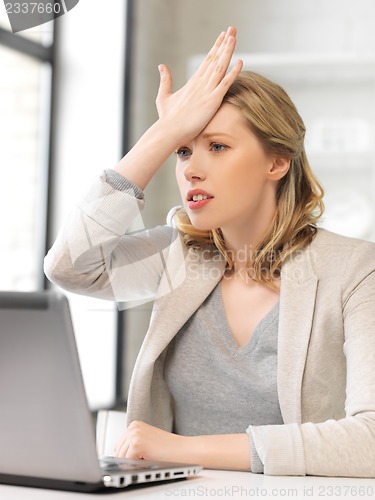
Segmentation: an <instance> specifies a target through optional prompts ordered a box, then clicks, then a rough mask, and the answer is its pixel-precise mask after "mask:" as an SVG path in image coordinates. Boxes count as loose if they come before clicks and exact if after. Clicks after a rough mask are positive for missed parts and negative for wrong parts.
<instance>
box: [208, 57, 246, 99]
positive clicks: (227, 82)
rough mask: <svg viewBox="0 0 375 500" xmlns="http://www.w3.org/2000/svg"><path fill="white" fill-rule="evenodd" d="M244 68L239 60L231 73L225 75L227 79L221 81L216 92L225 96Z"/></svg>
mask: <svg viewBox="0 0 375 500" xmlns="http://www.w3.org/2000/svg"><path fill="white" fill-rule="evenodd" d="M242 66H243V61H242V60H241V59H239V60H238V61H237V62H236V64H235V65H234V66H233V68H232V69H231V70H230V71H229V73H228V74H227V75H225V77H224V78H223V79H222V80H221V82H220V83H219V85H218V86H217V87H216V89H215V90H214V92H216V91H217V92H219V93H220V94H225V93H226V91H227V90H228V88H229V87H230V86H231V85H232V83H233V82H234V81H235V79H236V78H237V76H238V75H239V74H240V72H241V69H242Z"/></svg>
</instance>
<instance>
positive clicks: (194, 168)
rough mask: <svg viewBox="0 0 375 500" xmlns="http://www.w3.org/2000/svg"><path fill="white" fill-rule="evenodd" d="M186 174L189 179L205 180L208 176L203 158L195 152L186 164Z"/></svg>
mask: <svg viewBox="0 0 375 500" xmlns="http://www.w3.org/2000/svg"><path fill="white" fill-rule="evenodd" d="M184 176H185V178H186V180H188V181H194V180H204V179H205V178H206V174H205V170H204V166H203V162H202V158H199V155H198V154H197V153H196V152H194V153H193V154H192V155H191V156H190V158H189V160H188V161H187V162H186V163H185V166H184Z"/></svg>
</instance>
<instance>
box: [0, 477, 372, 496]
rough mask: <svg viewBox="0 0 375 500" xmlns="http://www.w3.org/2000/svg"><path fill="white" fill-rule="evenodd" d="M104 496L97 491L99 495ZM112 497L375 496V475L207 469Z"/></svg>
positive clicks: (34, 492)
mask: <svg viewBox="0 0 375 500" xmlns="http://www.w3.org/2000/svg"><path fill="white" fill-rule="evenodd" d="M99 497H100V498H103V495H99V496H98V495H97V496H96V498H99ZM86 498H91V499H93V498H95V495H92V494H86V493H70V492H63V491H53V490H43V489H39V488H21V487H16V486H4V485H0V499H1V500H79V499H86ZM106 498H108V499H124V500H125V499H127V500H133V499H137V500H161V499H163V500H168V498H171V499H173V500H176V499H179V498H182V499H190V498H203V499H211V498H218V499H221V500H226V499H228V500H229V499H248V498H250V499H253V498H274V499H277V498H295V499H297V500H303V499H306V500H308V499H317V500H318V499H319V500H324V499H325V498H331V499H332V498H334V499H338V498H340V499H345V500H353V499H359V500H362V499H372V500H375V479H359V478H355V479H353V478H328V477H312V476H308V477H287V476H283V477H280V476H264V475H263V474H251V473H249V472H231V471H218V470H215V471H214V470H204V471H202V472H201V473H200V475H199V476H197V477H195V478H191V479H188V480H184V481H178V482H174V483H169V484H160V485H158V486H147V487H144V488H137V489H130V490H127V489H126V488H125V489H124V490H121V491H119V492H118V493H117V492H116V493H115V494H109V495H106Z"/></svg>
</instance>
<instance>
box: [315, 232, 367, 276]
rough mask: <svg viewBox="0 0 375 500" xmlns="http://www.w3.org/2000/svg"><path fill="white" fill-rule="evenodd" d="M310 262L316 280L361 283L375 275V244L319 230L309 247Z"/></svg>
mask: <svg viewBox="0 0 375 500" xmlns="http://www.w3.org/2000/svg"><path fill="white" fill-rule="evenodd" d="M307 250H308V254H309V257H310V262H311V264H312V267H313V269H314V271H315V274H316V275H317V276H319V277H321V276H322V275H324V276H325V277H329V276H335V278H336V279H337V277H338V276H342V277H343V278H344V277H345V276H346V277H347V278H348V279H350V280H352V279H356V278H359V279H363V278H364V277H365V276H367V275H369V274H370V273H372V272H374V271H375V243H373V242H370V241H366V240H361V239H357V238H349V237H347V236H342V235H340V234H336V233H333V232H331V231H327V230H326V229H321V228H320V229H318V231H317V234H316V236H315V238H314V240H313V241H312V243H311V244H310V245H309V247H308V249H307Z"/></svg>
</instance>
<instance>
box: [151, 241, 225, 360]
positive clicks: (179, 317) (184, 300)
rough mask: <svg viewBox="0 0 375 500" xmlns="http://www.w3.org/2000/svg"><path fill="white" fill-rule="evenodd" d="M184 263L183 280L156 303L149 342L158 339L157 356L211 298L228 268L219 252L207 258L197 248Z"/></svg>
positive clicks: (190, 252) (190, 251)
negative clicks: (198, 252)
mask: <svg viewBox="0 0 375 500" xmlns="http://www.w3.org/2000/svg"><path fill="white" fill-rule="evenodd" d="M198 259H199V260H198ZM185 265H186V278H185V280H184V282H183V283H182V284H181V285H180V286H179V287H177V288H176V289H174V290H173V291H172V292H171V293H170V294H167V295H163V296H162V297H160V298H158V299H157V300H156V301H155V304H154V309H153V314H152V318H151V322H150V329H149V333H150V334H151V333H153V335H150V337H151V338H150V342H152V337H153V338H155V337H157V338H158V339H157V343H156V345H157V346H158V349H157V352H154V356H155V359H156V357H157V356H158V355H159V354H161V352H162V351H163V350H164V348H165V347H166V346H167V345H168V344H169V342H170V341H171V340H172V339H173V337H174V336H175V335H176V333H177V332H178V331H179V330H180V328H181V327H182V326H183V325H184V323H186V321H187V320H188V319H189V318H190V316H191V315H192V314H193V313H194V312H195V311H196V310H197V309H198V307H199V306H200V305H201V304H202V302H204V300H205V299H206V298H207V297H208V295H209V294H210V292H211V291H212V290H213V289H214V287H215V286H216V285H217V284H218V282H219V281H220V279H221V278H222V276H223V273H224V270H225V261H224V259H223V258H222V257H221V256H220V255H219V254H216V258H215V259H208V258H207V259H205V258H201V257H199V255H198V254H197V253H196V252H195V251H194V250H189V252H188V254H187V256H186V260H185ZM155 332H157V333H155ZM156 345H155V347H156Z"/></svg>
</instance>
